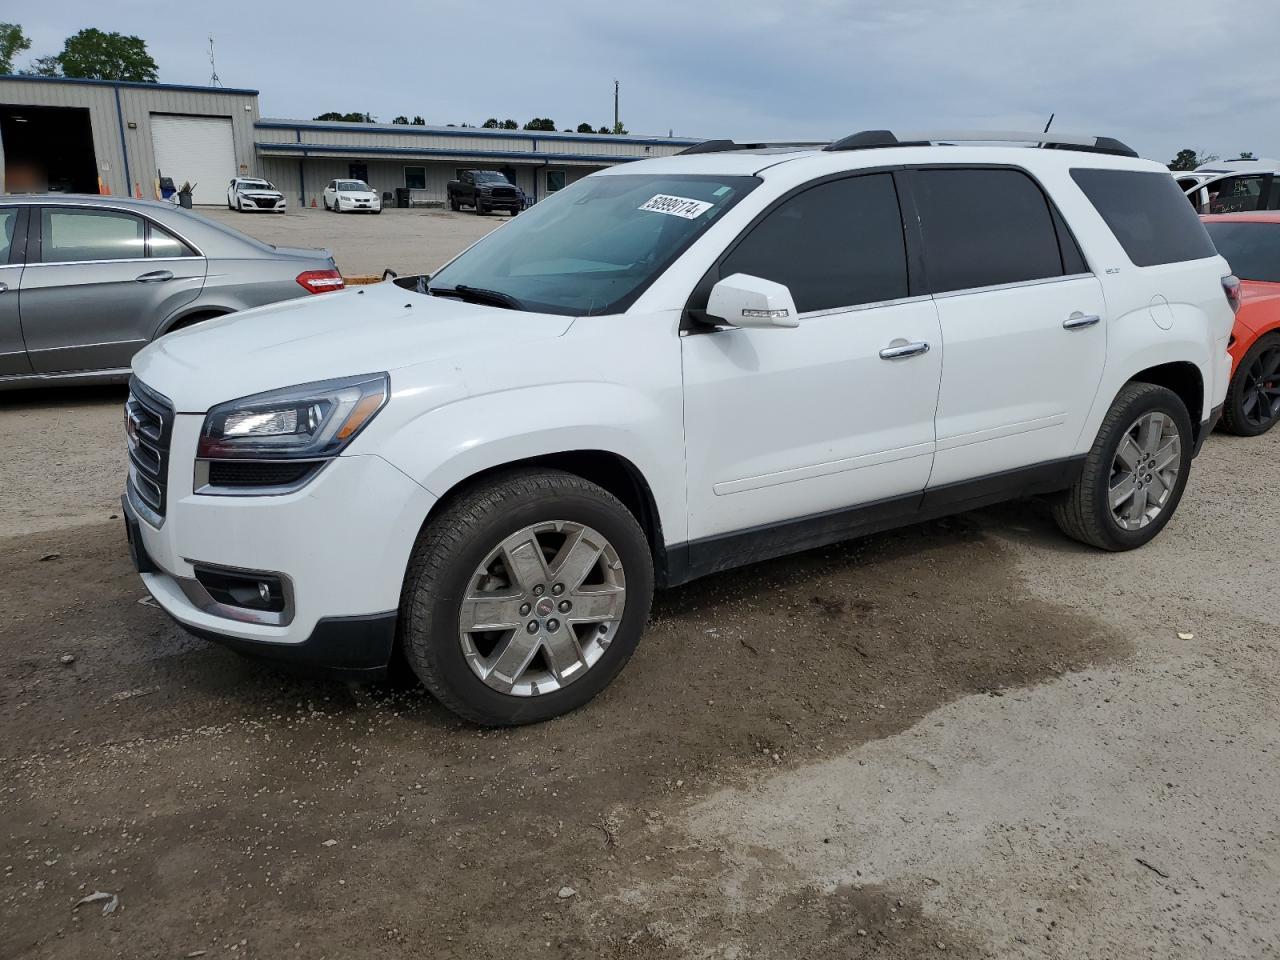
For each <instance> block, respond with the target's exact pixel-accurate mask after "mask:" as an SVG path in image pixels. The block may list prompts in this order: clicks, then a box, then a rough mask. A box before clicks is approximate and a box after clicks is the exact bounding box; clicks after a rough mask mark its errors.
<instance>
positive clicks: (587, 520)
mask: <svg viewBox="0 0 1280 960" xmlns="http://www.w3.org/2000/svg"><path fill="white" fill-rule="evenodd" d="M652 598H653V561H652V559H651V557H650V553H649V545H648V542H647V541H646V540H645V536H644V532H643V531H642V530H641V529H640V525H639V524H638V523H637V522H636V520H635V517H633V516H632V515H631V512H630V511H629V510H627V508H626V507H625V506H623V505H622V503H621V502H620V501H618V499H617V498H616V497H614V496H613V495H611V494H610V493H608V492H607V491H605V490H604V489H602V488H601V487H598V486H596V485H595V484H593V483H589V482H588V481H586V480H583V479H582V478H580V477H577V476H574V475H573V474H569V473H563V472H561V471H556V470H521V471H516V472H512V473H508V474H503V475H500V476H498V477H496V478H493V479H491V480H488V481H485V482H483V483H481V484H479V485H478V486H476V487H474V488H472V489H471V490H469V491H467V492H466V493H465V494H464V495H462V496H461V497H459V498H458V499H457V500H456V501H454V503H453V504H452V505H450V506H449V507H447V508H446V509H445V511H444V512H443V513H442V514H441V515H440V516H438V517H436V518H435V519H434V520H432V521H431V522H429V523H428V524H427V526H426V527H425V528H424V529H423V532H422V534H421V536H420V537H419V538H418V544H417V546H416V547H415V549H414V554H413V558H412V560H411V561H410V564H409V572H408V575H407V576H406V578H405V585H404V591H403V595H402V599H401V602H400V624H401V627H400V629H401V641H402V643H403V646H404V651H405V654H406V657H407V659H408V661H409V663H410V665H411V666H412V667H413V670H414V672H415V673H416V674H417V675H418V678H419V679H420V680H421V681H422V682H423V684H425V686H426V687H427V689H428V690H429V691H431V693H432V694H433V695H434V696H435V697H436V698H437V699H438V700H439V701H440V702H441V703H443V704H444V705H445V706H446V707H448V708H449V709H450V710H452V711H454V712H455V713H457V714H459V715H460V716H462V717H464V718H466V719H468V720H471V721H474V722H476V723H480V724H485V725H490V726H505V725H513V724H523V723H535V722H537V721H540V720H546V719H548V718H550V717H554V716H557V715H559V714H562V713H566V712H568V711H570V710H573V709H576V708H577V707H580V706H582V705H583V704H585V703H587V702H588V701H589V700H591V699H592V698H593V697H594V696H595V695H596V694H597V693H599V692H600V691H601V690H603V689H604V688H605V687H606V686H607V685H608V684H609V682H610V681H611V680H612V679H613V678H614V677H615V676H616V675H617V673H618V671H619V670H621V669H622V668H623V666H624V665H625V664H626V662H627V660H628V659H629V658H630V656H631V654H632V652H633V651H634V650H635V648H636V645H637V643H638V642H639V640H640V634H641V632H642V631H643V630H644V626H645V622H646V621H647V620H648V617H649V605H650V602H651V601H652Z"/></svg>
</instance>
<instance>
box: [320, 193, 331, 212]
mask: <svg viewBox="0 0 1280 960" xmlns="http://www.w3.org/2000/svg"><path fill="white" fill-rule="evenodd" d="M320 206H322V207H324V211H325V213H328V212H329V201H328V199H327V198H326V197H325V196H324V195H321V197H320Z"/></svg>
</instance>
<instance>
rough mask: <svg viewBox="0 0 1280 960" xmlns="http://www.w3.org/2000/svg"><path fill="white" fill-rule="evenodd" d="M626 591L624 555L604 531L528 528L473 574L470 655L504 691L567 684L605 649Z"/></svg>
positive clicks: (521, 692) (466, 608) (479, 671)
mask: <svg viewBox="0 0 1280 960" xmlns="http://www.w3.org/2000/svg"><path fill="white" fill-rule="evenodd" d="M626 594H627V587H626V575H625V572H624V570H623V568H622V561H621V560H620V559H619V557H618V552H617V551H616V550H615V549H614V547H613V545H612V544H610V543H609V541H608V540H606V539H605V538H604V537H603V536H602V535H601V534H600V533H599V532H598V531H596V530H593V529H592V528H590V527H588V526H585V525H583V524H580V523H574V522H572V521H567V520H553V521H547V522H543V523H537V524H533V525H531V526H527V527H524V528H522V529H520V530H518V531H517V532H515V533H513V534H512V535H511V536H509V537H507V538H506V539H505V540H503V541H502V542H501V543H500V544H498V545H497V546H496V547H495V548H494V549H493V550H492V551H490V553H489V554H488V556H486V557H485V559H484V560H483V562H481V564H480V565H479V566H478V567H477V568H476V570H475V572H474V573H473V574H472V575H471V578H470V580H469V581H468V584H467V591H466V596H465V597H464V598H463V600H462V603H461V609H460V611H459V615H458V631H459V639H460V641H461V643H462V652H463V655H464V656H465V657H466V660H467V664H468V665H469V666H470V667H471V669H472V671H473V672H474V673H475V675H476V676H477V677H479V678H480V679H481V680H482V681H483V682H484V683H485V684H486V685H487V686H489V687H491V688H492V689H494V690H497V691H499V692H501V693H506V694H511V695H513V696H518V697H530V696H538V695H539V694H545V693H551V692H552V691H555V690H559V689H562V688H563V687H565V686H567V685H568V684H570V683H573V682H574V681H576V680H579V679H581V678H582V677H583V676H584V675H585V674H586V673H587V672H588V671H589V670H590V669H591V668H592V667H593V666H594V665H595V664H596V663H597V662H598V661H599V660H600V658H601V657H602V656H603V655H604V653H605V651H606V650H607V649H608V647H609V644H610V643H611V642H612V640H613V637H614V636H615V635H616V633H617V629H618V624H619V623H620V622H621V620H622V615H623V611H624V609H625V606H626Z"/></svg>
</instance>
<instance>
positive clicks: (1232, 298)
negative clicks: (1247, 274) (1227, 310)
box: [1222, 273, 1240, 313]
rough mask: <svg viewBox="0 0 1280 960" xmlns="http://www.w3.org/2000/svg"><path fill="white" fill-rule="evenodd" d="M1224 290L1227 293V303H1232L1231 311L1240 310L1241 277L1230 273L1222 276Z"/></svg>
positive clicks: (1236, 311)
mask: <svg viewBox="0 0 1280 960" xmlns="http://www.w3.org/2000/svg"><path fill="white" fill-rule="evenodd" d="M1222 292H1223V293H1225V294H1226V295H1227V303H1229V304H1231V312H1232V313H1239V312H1240V278H1239V277H1237V276H1236V275H1235V274H1234V273H1228V274H1227V275H1226V276H1225V277H1223V278H1222Z"/></svg>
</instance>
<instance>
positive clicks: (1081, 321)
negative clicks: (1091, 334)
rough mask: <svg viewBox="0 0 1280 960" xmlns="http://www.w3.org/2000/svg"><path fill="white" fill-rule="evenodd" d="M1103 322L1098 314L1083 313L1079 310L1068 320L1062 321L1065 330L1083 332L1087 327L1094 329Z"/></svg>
mask: <svg viewBox="0 0 1280 960" xmlns="http://www.w3.org/2000/svg"><path fill="white" fill-rule="evenodd" d="M1101 322H1102V318H1101V317H1100V316H1098V315H1097V314H1096V313H1081V312H1080V311H1079V310H1077V311H1076V312H1075V313H1073V314H1072V315H1071V316H1069V317H1067V319H1065V320H1063V321H1062V329H1063V330H1083V329H1084V328H1085V327H1092V326H1094V325H1096V324H1098V323H1101Z"/></svg>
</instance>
